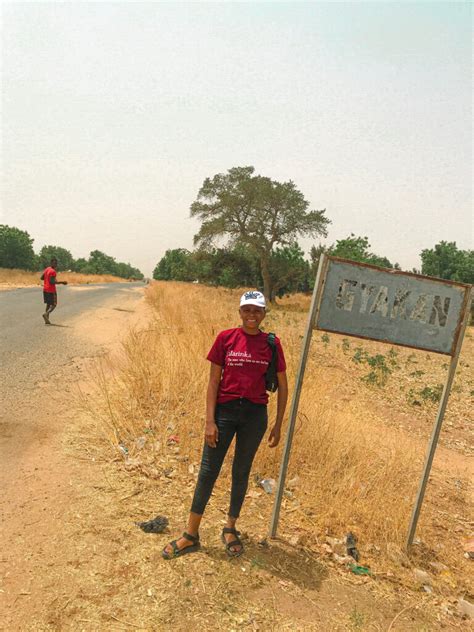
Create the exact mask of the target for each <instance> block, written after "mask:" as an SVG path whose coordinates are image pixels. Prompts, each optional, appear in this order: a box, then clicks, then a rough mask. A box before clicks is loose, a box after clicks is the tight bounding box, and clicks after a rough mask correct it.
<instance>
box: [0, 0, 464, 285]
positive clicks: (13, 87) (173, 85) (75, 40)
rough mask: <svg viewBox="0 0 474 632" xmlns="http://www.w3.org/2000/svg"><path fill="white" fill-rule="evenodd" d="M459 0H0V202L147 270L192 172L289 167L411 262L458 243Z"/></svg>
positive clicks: (348, 219) (175, 225) (170, 240)
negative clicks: (443, 243) (443, 242)
mask: <svg viewBox="0 0 474 632" xmlns="http://www.w3.org/2000/svg"><path fill="white" fill-rule="evenodd" d="M471 12H472V9H471V4H470V3H468V2H459V3H458V2H441V3H436V2H420V3H418V2H403V3H397V2H387V3H383V2H360V3H357V2H352V3H345V2H316V3H309V2H308V3H303V2H302V3H299V2H291V3H274V2H261V3H257V2H249V3H230V2H216V3H178V2H171V3H158V2H120V3H119V2H32V3H26V2H4V3H3V4H2V15H1V29H2V32H1V45H2V50H1V72H2V89H1V96H2V100H1V137H2V146H1V150H2V151H1V157H2V174H3V175H2V181H1V188H0V193H1V199H0V202H1V215H0V222H1V223H4V224H8V225H11V226H17V227H18V228H21V229H24V230H27V231H28V232H29V234H30V236H31V237H33V238H34V240H35V241H34V247H35V250H36V251H39V249H40V248H41V247H42V246H43V245H46V244H52V245H57V246H62V247H64V248H67V249H68V250H70V251H71V252H72V254H73V255H74V256H75V257H80V256H86V257H87V256H88V254H89V252H90V251H91V250H94V249H99V250H102V251H104V252H106V253H107V254H109V255H112V256H114V257H116V258H117V260H120V261H126V262H130V263H131V264H132V265H133V266H136V267H139V268H140V269H141V270H142V271H143V272H144V273H145V274H146V275H151V273H152V270H153V268H154V267H155V265H156V263H157V262H158V261H159V259H160V258H161V257H162V256H163V255H164V253H165V251H166V250H167V249H169V248H188V249H192V248H193V236H194V234H195V233H196V232H197V231H198V229H199V223H198V220H196V219H191V218H190V217H189V207H190V205H191V203H192V202H193V201H194V200H195V199H196V197H197V193H198V191H199V188H200V187H201V185H202V183H203V181H204V179H205V178H206V177H212V176H213V175H215V174H216V173H223V172H226V171H227V170H228V169H229V168H231V167H235V166H245V165H253V166H254V167H255V169H256V172H257V173H259V174H262V175H265V176H268V177H270V178H272V179H275V180H279V181H288V180H292V181H293V182H295V184H296V186H297V188H298V189H299V190H300V191H301V192H302V193H303V194H304V196H305V198H306V199H307V200H308V202H309V203H310V208H311V209H326V216H327V217H328V218H329V219H330V220H331V222H332V223H331V225H330V227H329V235H328V237H327V239H321V240H320V239H316V240H312V239H308V238H305V239H301V240H300V243H301V245H302V246H303V247H304V249H305V250H306V251H308V250H309V248H310V247H311V245H312V244H313V243H319V241H322V242H323V243H326V244H328V245H329V244H332V243H334V242H335V241H336V240H338V239H342V238H345V237H347V236H348V235H349V234H350V233H354V234H356V235H361V236H367V237H368V238H369V242H370V243H371V246H372V251H373V252H375V253H377V254H380V255H382V256H386V257H388V258H389V259H390V260H391V261H392V262H395V261H397V262H399V263H400V265H401V266H402V268H403V269H408V270H410V269H411V268H412V267H417V268H419V267H420V258H419V254H420V252H421V250H422V249H424V248H432V247H433V246H434V245H435V244H436V243H438V242H439V241H441V240H443V239H444V240H447V241H456V243H457V245H458V247H460V248H463V249H470V248H473V241H474V238H473V221H472V217H473V215H472V48H471V46H472V45H471V39H472V14H471Z"/></svg>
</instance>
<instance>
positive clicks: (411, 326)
mask: <svg viewBox="0 0 474 632" xmlns="http://www.w3.org/2000/svg"><path fill="white" fill-rule="evenodd" d="M465 296H466V286H465V285H462V284H457V283H452V282H450V281H441V280H438V279H432V278H428V277H423V276H421V275H414V274H410V273H407V272H400V271H397V270H394V271H388V270H384V269H381V268H375V267H373V266H368V265H366V264H361V263H354V262H351V263H349V262H347V261H344V260H339V259H333V258H329V261H328V267H327V272H326V275H325V281H324V294H323V297H322V300H321V304H320V308H319V315H318V318H317V322H316V327H317V328H318V329H324V330H325V331H334V332H338V333H344V334H348V335H350V336H357V337H360V338H370V339H372V340H381V341H384V342H390V343H392V344H397V345H404V346H406V347H414V348H416V349H426V350H427V351H435V352H437V353H445V354H448V355H452V354H453V351H454V348H455V346H456V340H457V337H458V336H459V325H460V319H461V316H462V308H463V304H464V300H465Z"/></svg>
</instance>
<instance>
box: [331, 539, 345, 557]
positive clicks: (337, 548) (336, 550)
mask: <svg viewBox="0 0 474 632" xmlns="http://www.w3.org/2000/svg"><path fill="white" fill-rule="evenodd" d="M326 543H327V544H328V545H329V546H330V547H331V548H330V553H333V554H334V555H339V556H340V557H344V556H345V555H346V554H347V550H346V545H345V543H344V540H339V539H338V538H331V537H329V536H326Z"/></svg>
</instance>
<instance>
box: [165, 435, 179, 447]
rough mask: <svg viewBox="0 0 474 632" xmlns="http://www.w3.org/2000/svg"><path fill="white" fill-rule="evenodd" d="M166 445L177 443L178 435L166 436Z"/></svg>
mask: <svg viewBox="0 0 474 632" xmlns="http://www.w3.org/2000/svg"><path fill="white" fill-rule="evenodd" d="M166 443H167V444H168V445H173V444H175V443H179V437H178V435H170V436H169V437H168V441H167V442H166Z"/></svg>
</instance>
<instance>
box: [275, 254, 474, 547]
mask: <svg viewBox="0 0 474 632" xmlns="http://www.w3.org/2000/svg"><path fill="white" fill-rule="evenodd" d="M331 261H334V262H340V263H344V264H351V265H353V266H357V267H363V268H371V269H374V270H376V271H378V272H390V274H391V275H392V274H393V275H400V276H403V277H415V278H418V279H423V280H427V281H431V282H433V281H439V282H443V284H444V285H450V286H456V287H459V288H460V289H462V290H464V297H463V300H462V304H461V307H460V310H459V317H458V321H457V326H456V329H455V331H454V336H453V342H452V345H451V349H450V351H449V352H446V351H436V350H434V349H431V352H433V353H443V354H445V355H450V356H451V363H450V366H449V370H448V374H447V377H446V382H445V385H444V389H443V393H442V396H441V400H440V404H439V408H438V413H437V416H436V421H435V425H434V427H433V431H432V434H431V438H430V441H429V445H428V450H427V454H426V458H425V464H424V467H423V473H422V476H421V480H420V483H419V488H418V493H417V496H416V500H415V504H414V507H413V512H412V516H411V519H410V524H409V528H408V536H407V541H406V545H407V548H408V547H409V546H410V545H411V544H412V543H413V538H414V535H415V531H416V526H417V523H418V518H419V514H420V510H421V505H422V503H423V498H424V494H425V490H426V485H427V482H428V478H429V474H430V470H431V465H432V463H433V458H434V453H435V450H436V446H437V443H438V439H439V434H440V431H441V426H442V423H443V419H444V414H445V412H446V407H447V403H448V399H449V394H450V391H451V385H452V382H453V379H454V375H455V372H456V367H457V363H458V359H459V354H460V351H461V347H462V342H463V339H464V334H465V331H466V327H467V324H468V320H469V308H470V304H471V296H472V286H469V285H467V284H464V283H457V282H452V281H443V280H442V279H434V278H432V277H427V276H424V275H420V274H414V273H410V272H402V271H400V270H387V269H384V268H379V267H378V266H373V265H370V264H365V263H358V262H354V261H349V260H346V259H341V258H339V257H329V256H328V255H326V254H324V253H323V254H322V255H321V258H320V260H319V266H318V271H317V275H316V280H315V284H314V290H313V296H312V300H311V306H310V309H309V313H308V320H307V323H306V330H305V334H304V338H303V346H302V350H301V357H300V363H299V367H298V373H297V376H296V383H295V389H294V391H293V397H292V402H291V408H290V414H289V420H288V430H287V435H286V440H285V446H284V449H283V457H282V461H281V465H280V474H279V478H278V485H277V489H276V493H275V502H274V504H273V511H272V517H271V522H270V537H275V536H276V533H277V528H278V521H279V516H280V508H281V502H282V498H283V492H284V486H285V480H286V473H287V469H288V463H289V458H290V451H291V444H292V441H293V434H294V429H295V424H296V417H297V413H298V405H299V400H300V395H301V389H302V386H303V379H304V372H305V367H306V362H307V358H308V353H309V348H310V343H311V337H312V332H313V329H315V328H317V329H319V330H321V331H332V332H334V333H344V334H346V335H350V336H353V337H357V338H363V339H368V340H377V341H378V342H388V343H390V344H398V345H399V346H404V347H409V348H415V349H419V348H420V347H416V346H415V345H410V344H402V343H396V342H393V341H391V340H384V339H380V338H379V339H375V338H371V337H370V336H360V335H357V334H354V333H352V332H350V333H347V332H343V331H339V332H338V331H337V330H335V329H328V328H325V327H320V326H318V324H317V323H318V317H319V313H320V308H321V301H322V299H323V296H324V289H325V284H326V278H327V275H328V269H329V265H330V262H331Z"/></svg>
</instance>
